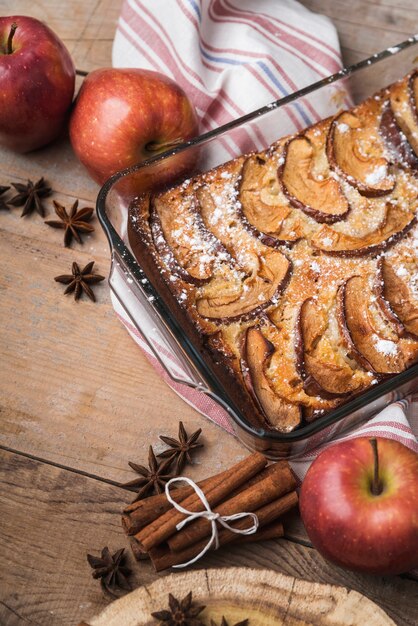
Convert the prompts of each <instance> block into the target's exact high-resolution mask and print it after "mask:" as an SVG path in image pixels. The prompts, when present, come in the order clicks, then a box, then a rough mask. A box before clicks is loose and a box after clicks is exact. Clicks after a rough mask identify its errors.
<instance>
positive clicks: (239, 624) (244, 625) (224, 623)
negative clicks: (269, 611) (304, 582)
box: [210, 616, 248, 626]
mask: <svg viewBox="0 0 418 626" xmlns="http://www.w3.org/2000/svg"><path fill="white" fill-rule="evenodd" d="M210 626H218V625H217V623H216V622H214V621H213V619H211V620H210ZM221 626H229V624H228V622H227V621H226V619H225V617H224V616H222V621H221ZM231 626H248V619H243V620H242V621H241V622H237V623H236V624H231Z"/></svg>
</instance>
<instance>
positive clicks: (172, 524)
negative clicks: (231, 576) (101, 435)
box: [122, 452, 298, 572]
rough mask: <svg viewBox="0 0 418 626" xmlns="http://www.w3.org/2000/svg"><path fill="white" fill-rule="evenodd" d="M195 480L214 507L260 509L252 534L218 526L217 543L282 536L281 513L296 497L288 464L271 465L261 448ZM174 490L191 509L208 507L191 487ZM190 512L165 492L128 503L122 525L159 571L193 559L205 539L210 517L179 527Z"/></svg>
mask: <svg viewBox="0 0 418 626" xmlns="http://www.w3.org/2000/svg"><path fill="white" fill-rule="evenodd" d="M197 485H198V486H199V487H200V488H201V489H202V491H203V492H204V494H205V496H206V500H207V502H208V503H209V506H210V508H211V509H212V511H213V512H214V513H219V514H220V515H222V516H223V515H233V514H235V513H242V512H248V513H250V512H251V513H255V514H256V515H257V518H258V530H257V532H256V533H254V534H252V535H239V534H235V533H233V532H232V531H230V530H228V529H226V528H224V527H222V526H219V528H218V540H219V546H223V545H225V544H228V543H232V542H234V543H244V542H254V541H262V540H265V539H273V538H276V537H281V536H283V526H282V524H281V522H280V521H279V518H280V517H281V516H282V515H283V514H284V513H286V512H287V511H289V510H290V509H291V508H293V507H294V506H295V505H296V504H297V501H298V496H297V493H296V491H295V489H296V480H295V478H294V476H293V474H292V471H291V469H290V467H289V464H288V463H287V462H286V461H279V462H277V463H273V464H271V465H267V459H266V458H265V457H264V456H263V455H262V454H260V453H259V452H254V453H253V454H251V456H249V457H247V458H246V459H244V460H243V461H240V462H239V463H237V464H236V465H234V466H233V467H231V468H230V469H228V470H226V471H223V472H221V473H219V474H216V475H215V476H212V477H210V478H207V479H206V480H203V481H201V482H198V483H197ZM170 493H171V496H172V498H173V499H174V500H175V501H176V502H177V503H179V504H181V505H182V507H184V508H185V509H187V510H189V511H193V512H197V511H203V510H205V507H204V504H203V503H202V501H201V499H200V498H199V496H198V495H197V494H196V492H195V491H194V489H193V488H192V487H189V486H186V487H179V488H177V489H173V490H172V491H171V492H170ZM186 517H187V516H186V515H184V514H183V513H180V512H179V511H177V510H176V509H175V508H174V507H173V506H172V505H171V504H170V502H169V501H168V500H167V498H166V496H165V494H161V495H157V496H151V497H149V498H146V499H144V500H139V501H138V502H134V503H133V504H130V505H129V506H127V507H126V508H125V510H124V512H123V516H122V525H123V528H124V530H125V532H126V533H127V534H128V535H130V536H131V545H132V550H133V553H134V555H135V557H136V558H137V559H142V558H144V556H145V555H147V556H149V558H150V559H151V561H152V564H153V566H154V568H155V570H156V571H157V572H159V571H162V570H164V569H167V568H169V567H172V566H174V565H178V564H181V563H186V562H187V561H190V560H191V559H193V558H194V557H195V556H196V555H198V554H199V553H200V552H201V551H202V550H203V548H204V547H205V546H206V545H207V543H208V541H209V539H210V536H211V533H212V528H211V523H210V522H209V521H208V520H207V519H203V518H200V519H196V520H195V521H192V522H191V523H189V524H186V526H184V527H183V528H182V529H181V530H180V531H177V529H176V526H177V524H179V523H180V522H181V521H183V520H184V519H185V518H186ZM230 525H231V526H233V527H234V528H236V529H240V530H244V529H247V528H248V527H249V526H251V525H252V521H251V520H248V518H244V519H240V520H235V521H233V522H230Z"/></svg>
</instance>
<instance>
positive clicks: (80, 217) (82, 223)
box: [45, 200, 94, 247]
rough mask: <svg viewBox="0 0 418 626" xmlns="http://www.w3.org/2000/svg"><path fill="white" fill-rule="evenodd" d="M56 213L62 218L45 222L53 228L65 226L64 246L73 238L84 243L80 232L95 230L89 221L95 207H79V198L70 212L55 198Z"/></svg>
mask: <svg viewBox="0 0 418 626" xmlns="http://www.w3.org/2000/svg"><path fill="white" fill-rule="evenodd" d="M54 206H55V213H56V214H57V215H58V217H59V218H60V221H58V220H47V221H46V222H45V224H48V226H52V228H64V229H65V232H64V246H66V247H68V246H69V245H70V243H71V240H72V238H73V237H74V239H75V240H76V241H78V243H83V240H82V239H81V236H80V233H92V232H93V231H94V228H93V226H90V224H88V223H87V222H90V220H91V218H92V217H93V212H94V209H92V208H91V207H84V209H80V210H79V211H77V208H78V200H76V201H75V202H74V204H73V206H72V207H71V209H70V213H67V209H66V208H65V207H64V206H62V204H60V203H59V202H56V200H54Z"/></svg>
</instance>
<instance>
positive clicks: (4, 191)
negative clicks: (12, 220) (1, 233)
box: [0, 185, 10, 211]
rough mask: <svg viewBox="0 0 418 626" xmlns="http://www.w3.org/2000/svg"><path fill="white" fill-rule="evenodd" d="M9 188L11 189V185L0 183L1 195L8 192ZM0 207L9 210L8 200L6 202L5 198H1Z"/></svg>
mask: <svg viewBox="0 0 418 626" xmlns="http://www.w3.org/2000/svg"><path fill="white" fill-rule="evenodd" d="M8 189H10V187H5V186H4V185H0V196H2V195H3V194H4V193H6V191H7V190H8ZM0 209H3V210H4V211H8V210H9V207H8V206H7V202H5V201H4V199H3V198H0Z"/></svg>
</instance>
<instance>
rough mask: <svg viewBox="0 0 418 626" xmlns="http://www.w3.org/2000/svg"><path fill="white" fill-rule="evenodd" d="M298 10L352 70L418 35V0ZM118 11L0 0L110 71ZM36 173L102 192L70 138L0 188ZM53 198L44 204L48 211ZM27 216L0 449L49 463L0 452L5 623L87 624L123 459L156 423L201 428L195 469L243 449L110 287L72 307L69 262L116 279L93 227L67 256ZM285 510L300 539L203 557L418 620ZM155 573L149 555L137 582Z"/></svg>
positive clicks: (113, 526)
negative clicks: (319, 546)
mask: <svg viewBox="0 0 418 626" xmlns="http://www.w3.org/2000/svg"><path fill="white" fill-rule="evenodd" d="M304 4H305V5H306V6H308V7H309V8H311V9H312V10H315V11H318V12H322V13H324V14H326V15H329V16H330V17H331V18H332V19H334V21H335V24H336V26H337V29H338V32H339V34H340V37H341V41H342V45H343V55H344V60H345V62H346V63H351V62H353V61H356V60H359V58H361V57H364V56H367V55H369V54H371V53H374V52H376V51H377V50H379V49H381V48H382V47H383V46H384V45H392V44H394V43H396V42H398V41H399V40H400V39H402V38H403V37H404V36H405V35H407V34H409V32H410V31H417V30H418V28H417V27H418V22H417V20H418V8H417V4H416V2H415V0H382V1H380V2H379V1H378V0H375V1H374V2H371V1H369V0H354V1H353V3H351V4H350V5H349V6H348V5H347V4H346V3H345V2H343V1H342V0H305V1H304ZM120 5H121V0H72V1H71V2H61V0H37V2H33V1H32V0H13V2H11V1H10V0H0V14H1V15H9V14H17V15H18V14H23V15H33V16H34V17H37V18H39V19H43V20H45V21H46V22H47V23H48V24H49V25H50V26H51V27H52V28H53V29H54V30H55V31H56V32H57V34H58V35H59V36H60V37H62V38H63V40H64V41H65V43H66V45H67V46H68V48H69V50H70V52H71V54H72V55H73V58H74V60H75V63H76V65H77V67H79V68H80V69H83V70H87V71H90V70H92V69H94V68H96V67H101V66H106V65H109V64H110V61H111V47H112V40H113V35H114V31H115V27H116V21H117V16H118V13H119V9H120ZM78 84H80V79H79V80H78ZM42 175H45V176H46V177H47V179H48V180H49V182H50V183H51V185H52V187H53V189H54V196H52V198H55V199H57V200H58V201H60V202H61V203H62V204H64V205H66V206H68V205H69V204H71V203H72V201H73V200H74V198H79V199H80V201H81V203H82V204H83V203H84V205H88V204H91V203H94V201H95V198H96V194H97V191H98V186H97V185H96V184H95V183H94V182H93V181H91V180H90V179H89V177H88V176H87V174H86V173H85V171H84V169H83V168H82V166H81V165H80V164H79V163H78V162H77V160H76V158H75V156H74V154H73V153H72V150H71V147H70V144H69V141H68V138H66V137H65V136H64V137H62V138H61V139H59V140H57V141H56V142H55V143H54V144H52V145H51V146H48V147H47V148H45V149H43V150H39V151H37V152H35V153H32V154H29V155H23V156H22V155H16V154H13V153H11V152H8V151H5V150H2V152H1V155H0V184H9V183H10V181H25V180H26V179H27V178H31V179H35V180H36V179H37V178H40V177H41V176H42ZM52 198H50V199H47V201H46V205H47V208H48V213H49V214H51V212H52V208H51V207H52ZM19 215H20V210H19V209H13V210H11V211H10V213H6V212H1V213H0V263H1V267H2V270H1V272H0V319H1V324H0V360H1V363H2V376H1V377H0V445H2V446H5V447H8V448H12V449H15V450H17V451H21V452H23V453H25V454H28V455H34V456H35V457H38V458H39V459H40V461H35V460H30V459H27V458H25V457H22V456H19V455H17V456H14V455H12V454H9V453H2V455H3V456H2V459H3V461H4V462H3V463H2V464H1V465H0V471H1V474H2V477H1V489H0V494H1V495H0V502H1V514H0V525H1V532H0V542H1V546H2V556H3V558H2V568H1V573H0V581H1V584H0V624H1V625H2V626H3V625H4V626H14V625H17V624H26V623H35V624H42V625H43V624H47V625H49V624H51V625H52V624H53V625H54V626H55V624H57V625H60V626H61V625H66V624H75V623H77V621H78V620H80V619H81V618H82V617H86V618H88V617H90V616H92V615H93V614H95V613H97V612H98V610H100V607H102V606H103V605H104V604H105V601H104V600H103V599H102V597H101V595H100V592H99V591H98V589H97V583H95V582H94V581H92V579H91V577H90V573H89V571H88V567H87V565H86V563H85V553H86V552H87V551H89V550H90V551H93V550H94V549H97V550H99V549H100V548H101V547H103V546H104V545H106V544H109V547H111V548H117V547H119V546H120V545H123V542H124V541H125V539H124V536H123V534H122V531H121V529H120V528H119V517H120V515H119V514H120V510H121V508H122V504H123V503H126V502H128V501H129V500H130V499H131V498H130V495H129V494H127V493H126V492H124V491H121V490H120V489H119V488H117V487H113V486H111V485H109V484H106V483H104V482H103V480H108V481H110V482H118V481H125V480H128V479H129V478H131V475H132V474H131V471H130V470H129V468H128V466H127V461H128V460H133V461H138V462H142V461H144V460H145V459H146V450H147V447H148V444H149V443H150V442H152V443H153V442H156V441H157V439H158V435H159V434H160V433H162V432H166V433H167V434H173V435H174V434H175V433H176V429H177V422H178V420H179V419H183V420H184V421H185V423H186V426H187V428H188V429H190V430H194V429H195V428H198V427H201V426H203V428H204V437H205V445H206V449H205V450H203V451H201V452H200V453H199V455H198V456H197V460H198V464H197V465H196V466H195V467H194V468H192V471H191V476H192V477H194V478H197V479H198V478H202V477H204V476H205V475H207V474H208V473H213V472H216V471H220V470H221V469H223V468H225V467H226V466H228V465H231V464H232V463H233V462H235V461H237V460H238V459H240V458H242V457H243V456H245V454H246V452H245V450H244V449H243V447H242V446H241V445H240V444H239V443H238V442H237V441H236V440H234V439H233V438H232V437H229V436H227V435H226V434H225V433H223V432H222V431H220V429H219V428H217V427H216V426H214V425H213V424H211V423H210V422H208V421H207V420H204V419H203V418H202V417H201V416H199V415H198V414H197V412H196V411H194V410H193V409H191V408H190V407H189V406H188V405H186V404H185V403H184V402H183V401H182V400H180V399H179V398H178V397H177V396H176V395H175V394H174V393H173V392H172V391H171V390H170V389H169V388H168V387H167V386H166V384H165V383H164V382H163V381H162V380H161V379H160V378H159V377H158V375H157V374H156V373H155V372H154V370H153V369H152V367H151V366H150V365H149V363H148V361H147V360H146V359H145V357H144V356H143V355H142V353H141V351H140V350H139V349H138V348H137V346H136V345H135V344H134V342H133V341H132V340H131V339H130V337H129V336H128V335H127V333H126V331H125V330H124V329H123V328H122V326H121V325H120V324H119V322H118V321H117V319H116V317H115V315H114V313H113V310H112V307H111V304H110V300H109V295H108V290H107V287H106V285H105V284H104V283H102V284H100V285H99V286H98V288H97V290H96V293H97V296H98V303H97V304H96V305H93V304H92V303H90V302H89V301H82V302H79V303H75V302H74V301H73V300H72V299H71V298H70V297H64V296H63V295H62V291H63V287H62V286H61V285H58V284H56V283H54V281H53V277H54V276H55V275H57V274H59V273H65V272H67V271H68V269H69V268H70V265H71V262H72V261H73V260H77V261H79V262H80V263H84V262H85V263H87V261H90V260H95V261H96V264H97V271H98V272H100V273H102V274H106V273H107V270H108V267H109V251H108V246H107V242H106V239H105V235H104V233H103V232H102V231H101V229H100V227H99V225H98V224H97V221H95V222H93V224H94V225H95V226H96V232H95V233H94V234H93V235H92V236H91V237H88V238H86V242H85V244H84V246H80V245H79V244H77V243H75V244H74V246H73V248H72V249H71V250H65V249H64V248H63V245H62V233H61V232H60V231H56V230H53V229H50V228H48V227H47V226H45V225H44V224H43V221H42V220H41V219H40V218H39V216H36V215H34V216H33V217H31V218H28V219H21V218H20V217H19ZM157 448H158V446H157ZM41 461H45V462H41ZM48 463H57V464H61V465H63V466H65V467H67V468H70V469H71V470H76V471H67V470H65V469H60V468H57V467H53V466H51V465H49V464H48ZM209 469H210V472H209V471H208V470H209ZM80 471H85V472H87V473H89V474H90V475H93V476H96V477H98V478H99V479H100V480H96V479H94V478H88V477H85V476H81V475H80V474H79V473H77V472H80ZM92 517H94V518H95V520H97V522H96V523H95V524H94V525H93V524H92V523H91V519H92ZM291 518H292V519H291V522H290V523H289V524H288V525H287V535H288V537H291V538H292V539H293V540H297V541H298V542H301V543H299V544H295V543H293V542H290V541H280V542H277V543H273V542H269V543H266V544H265V545H264V546H263V547H260V546H253V547H246V548H245V550H244V549H238V548H233V549H231V553H228V555H229V554H230V556H228V558H227V557H226V556H225V555H223V554H221V553H219V554H217V555H212V556H210V557H208V560H207V563H209V564H210V565H212V566H221V565H231V564H236V565H241V564H242V565H255V566H260V567H271V568H272V569H275V570H277V571H282V572H285V573H288V574H290V575H296V576H299V577H302V578H306V579H308V580H312V581H322V582H327V583H333V582H336V583H339V584H343V585H347V586H349V587H350V588H353V589H357V590H359V591H360V592H362V593H364V594H365V595H367V596H368V597H370V598H372V599H374V600H376V601H377V602H378V603H380V605H381V606H383V608H385V609H386V610H387V611H388V612H389V613H390V614H391V615H392V617H393V618H394V619H395V621H396V622H397V623H398V624H401V625H406V624H411V625H412V624H413V623H414V621H415V620H414V617H415V616H416V614H417V612H418V606H417V602H418V600H417V591H416V590H417V586H416V585H414V583H412V582H411V581H405V580H401V579H399V578H396V579H384V580H382V579H374V578H373V579H371V578H368V577H365V576H358V575H356V574H350V573H347V572H344V571H343V570H340V569H338V568H334V567H331V566H329V565H327V564H325V563H324V561H323V560H322V559H321V557H319V555H318V554H317V553H316V552H315V551H313V550H312V549H310V548H308V547H306V546H304V545H302V544H303V543H306V540H307V538H306V534H305V532H304V529H303V527H302V526H301V523H300V520H299V519H298V518H297V517H296V516H295V515H293V516H291ZM78 572H80V573H81V578H79V577H78ZM154 578H155V575H154V574H152V572H151V569H150V567H149V565H148V564H144V565H142V566H141V568H140V569H138V577H137V578H136V579H135V584H137V583H138V582H139V581H141V582H150V581H152V580H153V579H154ZM8 607H10V608H8Z"/></svg>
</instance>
